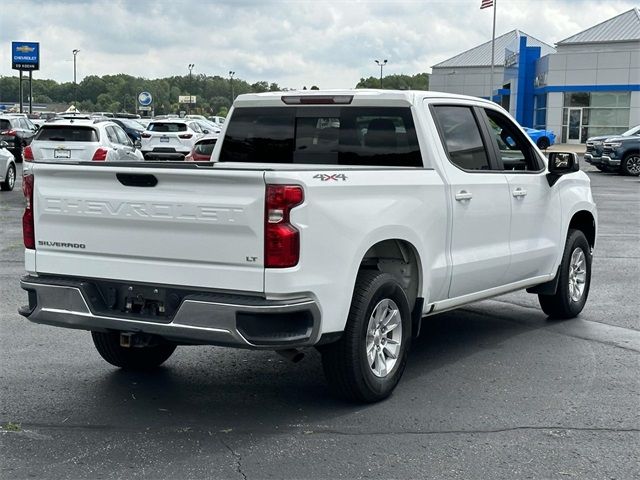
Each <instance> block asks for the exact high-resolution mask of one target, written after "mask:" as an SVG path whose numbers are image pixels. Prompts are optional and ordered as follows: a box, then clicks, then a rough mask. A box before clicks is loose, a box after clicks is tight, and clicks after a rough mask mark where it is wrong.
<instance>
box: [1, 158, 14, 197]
mask: <svg viewBox="0 0 640 480" xmlns="http://www.w3.org/2000/svg"><path fill="white" fill-rule="evenodd" d="M15 185H16V167H15V166H14V165H13V164H10V165H9V168H7V175H6V176H5V177H4V180H3V181H2V182H0V190H3V191H5V192H10V191H11V190H13V187H14V186H15Z"/></svg>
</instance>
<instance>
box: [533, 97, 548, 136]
mask: <svg viewBox="0 0 640 480" xmlns="http://www.w3.org/2000/svg"><path fill="white" fill-rule="evenodd" d="M534 101H535V106H534V109H535V110H534V111H535V116H534V118H533V128H539V129H545V128H547V94H546V93H545V94H543V95H536V96H535V100H534Z"/></svg>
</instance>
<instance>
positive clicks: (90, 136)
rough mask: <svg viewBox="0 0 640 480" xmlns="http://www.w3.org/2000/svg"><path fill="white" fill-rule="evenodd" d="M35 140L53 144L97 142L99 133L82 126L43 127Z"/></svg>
mask: <svg viewBox="0 0 640 480" xmlns="http://www.w3.org/2000/svg"><path fill="white" fill-rule="evenodd" d="M35 140H41V141H53V142H97V141H98V132H96V131H95V130H94V129H93V128H91V127H83V126H80V125H43V126H42V128H41V129H40V130H39V131H38V134H37V136H36V138H35Z"/></svg>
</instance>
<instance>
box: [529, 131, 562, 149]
mask: <svg viewBox="0 0 640 480" xmlns="http://www.w3.org/2000/svg"><path fill="white" fill-rule="evenodd" d="M522 128H523V130H524V131H525V132H527V135H529V137H531V140H533V141H534V142H535V143H536V145H537V146H538V148H539V149H540V150H546V149H547V148H549V147H550V146H551V145H553V144H554V143H555V142H556V135H555V133H553V132H552V131H551V130H538V129H535V128H528V127H522Z"/></svg>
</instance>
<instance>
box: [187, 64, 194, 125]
mask: <svg viewBox="0 0 640 480" xmlns="http://www.w3.org/2000/svg"><path fill="white" fill-rule="evenodd" d="M195 66H196V64H195V63H190V64H189V65H187V68H188V69H189V113H191V90H192V89H193V81H192V80H193V77H192V76H191V70H193V67H195Z"/></svg>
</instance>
